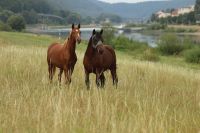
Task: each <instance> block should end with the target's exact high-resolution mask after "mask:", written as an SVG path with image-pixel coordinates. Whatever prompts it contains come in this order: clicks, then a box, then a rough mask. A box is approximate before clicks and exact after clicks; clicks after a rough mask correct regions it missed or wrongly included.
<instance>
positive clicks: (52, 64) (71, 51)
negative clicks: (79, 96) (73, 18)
mask: <svg viewBox="0 0 200 133" xmlns="http://www.w3.org/2000/svg"><path fill="white" fill-rule="evenodd" d="M80 33H81V32H80V24H79V25H78V27H77V28H75V27H74V24H72V31H71V33H70V35H69V37H68V38H67V39H66V40H65V42H64V45H61V44H59V43H53V44H51V45H50V46H49V48H48V52H47V63H48V70H49V79H50V81H51V82H52V79H53V76H54V74H55V70H56V67H57V68H59V69H60V73H59V74H58V80H59V83H61V77H62V73H63V71H64V74H65V80H66V81H65V82H66V84H69V83H71V75H72V73H73V70H74V66H75V64H76V61H77V56H76V53H75V49H76V42H78V43H80V42H81V36H80Z"/></svg>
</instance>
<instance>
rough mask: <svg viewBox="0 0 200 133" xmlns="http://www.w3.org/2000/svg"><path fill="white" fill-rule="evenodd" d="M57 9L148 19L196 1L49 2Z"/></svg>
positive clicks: (60, 0)
mask: <svg viewBox="0 0 200 133" xmlns="http://www.w3.org/2000/svg"><path fill="white" fill-rule="evenodd" d="M49 1H50V2H51V3H52V4H54V5H55V6H56V7H57V8H61V9H69V10H72V11H76V12H79V13H80V14H82V15H89V16H93V17H94V16H96V15H99V14H101V13H112V14H116V15H119V16H121V17H123V18H129V19H137V20H138V19H147V18H149V17H150V15H151V14H152V13H153V12H155V11H158V10H162V9H167V8H177V7H183V6H187V5H192V4H194V3H195V0H172V1H151V2H141V3H133V4H130V3H117V4H110V3H106V2H101V1H98V0H84V1H82V0H73V1H72V0H57V1H54V0H49Z"/></svg>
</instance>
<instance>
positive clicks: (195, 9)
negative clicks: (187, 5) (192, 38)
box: [194, 0, 200, 21]
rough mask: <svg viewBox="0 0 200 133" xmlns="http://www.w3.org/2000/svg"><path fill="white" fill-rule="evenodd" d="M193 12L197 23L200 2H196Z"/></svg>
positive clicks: (199, 18) (199, 19)
mask: <svg viewBox="0 0 200 133" xmlns="http://www.w3.org/2000/svg"><path fill="white" fill-rule="evenodd" d="M194 12H195V19H196V20H197V21H200V0H196V4H195V8H194Z"/></svg>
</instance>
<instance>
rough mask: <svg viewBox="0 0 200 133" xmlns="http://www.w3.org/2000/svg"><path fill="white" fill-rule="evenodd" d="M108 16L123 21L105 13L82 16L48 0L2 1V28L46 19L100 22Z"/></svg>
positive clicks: (61, 21)
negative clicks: (48, 15) (49, 15)
mask: <svg viewBox="0 0 200 133" xmlns="http://www.w3.org/2000/svg"><path fill="white" fill-rule="evenodd" d="M38 14H51V15H55V16H59V17H61V18H63V19H62V20H61V19H57V18H56V17H55V18H53V17H50V18H48V19H47V18H46V19H45V17H41V16H39V15H38ZM107 18H109V20H110V21H111V22H116V23H117V22H120V21H121V18H120V17H119V16H117V15H113V14H104V13H103V14H100V15H99V16H97V17H96V18H92V17H90V16H84V17H82V16H81V15H80V14H79V13H76V12H72V11H69V10H60V9H57V8H54V7H53V6H52V5H51V4H49V2H48V0H1V1H0V30H2V29H4V30H6V29H7V30H9V29H10V28H12V29H13V28H14V30H18V31H20V30H22V29H23V28H24V27H25V24H38V23H44V20H45V24H56V25H66V24H71V23H82V24H90V23H92V22H95V23H98V22H101V21H105V20H106V19H107ZM14 23H18V24H19V25H21V28H20V26H19V27H18V26H16V25H15V26H14ZM2 27H3V28H2ZM9 27H10V28H9ZM15 27H18V28H15Z"/></svg>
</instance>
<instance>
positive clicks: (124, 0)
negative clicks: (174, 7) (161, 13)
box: [100, 0, 164, 3]
mask: <svg viewBox="0 0 200 133" xmlns="http://www.w3.org/2000/svg"><path fill="white" fill-rule="evenodd" d="M100 1H105V2H109V3H118V2H127V3H137V2H145V1H164V0H100Z"/></svg>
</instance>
